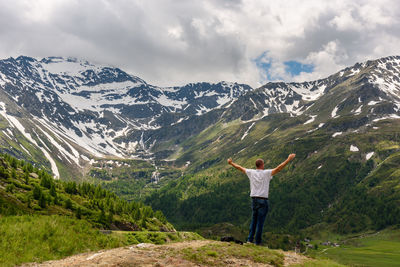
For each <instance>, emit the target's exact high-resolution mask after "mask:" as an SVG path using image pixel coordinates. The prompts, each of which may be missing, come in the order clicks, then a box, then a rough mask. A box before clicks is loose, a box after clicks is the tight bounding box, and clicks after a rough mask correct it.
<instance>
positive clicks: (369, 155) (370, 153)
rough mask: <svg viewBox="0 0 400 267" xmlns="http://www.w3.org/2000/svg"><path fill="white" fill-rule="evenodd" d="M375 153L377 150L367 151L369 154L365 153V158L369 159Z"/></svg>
mask: <svg viewBox="0 0 400 267" xmlns="http://www.w3.org/2000/svg"><path fill="white" fill-rule="evenodd" d="M374 154H375V152H369V153H367V155H365V159H366V160H369V159H370V158H372V156H373V155H374Z"/></svg>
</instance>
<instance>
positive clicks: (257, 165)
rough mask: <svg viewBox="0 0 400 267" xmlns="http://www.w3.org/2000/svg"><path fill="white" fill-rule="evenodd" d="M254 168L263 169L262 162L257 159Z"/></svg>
mask: <svg viewBox="0 0 400 267" xmlns="http://www.w3.org/2000/svg"><path fill="white" fill-rule="evenodd" d="M256 167H257V169H264V161H263V160H262V159H257V160H256Z"/></svg>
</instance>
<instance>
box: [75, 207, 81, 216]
mask: <svg viewBox="0 0 400 267" xmlns="http://www.w3.org/2000/svg"><path fill="white" fill-rule="evenodd" d="M75 216H76V218H77V219H81V217H82V210H81V207H78V208H77V209H76V212H75Z"/></svg>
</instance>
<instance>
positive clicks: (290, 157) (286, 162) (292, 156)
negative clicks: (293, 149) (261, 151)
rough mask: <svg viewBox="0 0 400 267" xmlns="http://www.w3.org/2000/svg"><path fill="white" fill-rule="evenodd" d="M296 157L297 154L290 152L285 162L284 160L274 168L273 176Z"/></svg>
mask: <svg viewBox="0 0 400 267" xmlns="http://www.w3.org/2000/svg"><path fill="white" fill-rule="evenodd" d="M294 157H296V154H290V155H289V156H288V158H287V159H286V160H285V161H284V162H282V163H281V164H279V165H278V167H276V168H275V169H273V170H272V173H271V174H272V176H274V175H275V174H277V173H278V172H280V171H281V170H282V169H283V168H284V167H285V166H286V164H288V163H289V162H290V161H292V160H293V159H294Z"/></svg>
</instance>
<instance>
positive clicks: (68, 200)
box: [65, 198, 72, 210]
mask: <svg viewBox="0 0 400 267" xmlns="http://www.w3.org/2000/svg"><path fill="white" fill-rule="evenodd" d="M65 208H66V209H69V210H72V201H71V199H69V198H67V200H66V201H65Z"/></svg>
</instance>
